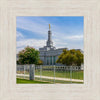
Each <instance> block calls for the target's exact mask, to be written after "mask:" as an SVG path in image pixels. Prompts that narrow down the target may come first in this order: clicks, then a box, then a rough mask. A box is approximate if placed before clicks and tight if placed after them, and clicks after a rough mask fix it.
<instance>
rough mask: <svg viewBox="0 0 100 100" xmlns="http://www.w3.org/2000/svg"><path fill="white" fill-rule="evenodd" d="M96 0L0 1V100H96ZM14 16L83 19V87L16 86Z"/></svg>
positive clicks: (99, 24) (99, 97)
mask: <svg viewBox="0 0 100 100" xmlns="http://www.w3.org/2000/svg"><path fill="white" fill-rule="evenodd" d="M99 6H100V2H99V0H86V1H85V0H1V3H0V100H100V78H99V75H100V56H99V51H100V46H99V43H100V20H99V18H100V7H99ZM16 16H84V84H16Z"/></svg>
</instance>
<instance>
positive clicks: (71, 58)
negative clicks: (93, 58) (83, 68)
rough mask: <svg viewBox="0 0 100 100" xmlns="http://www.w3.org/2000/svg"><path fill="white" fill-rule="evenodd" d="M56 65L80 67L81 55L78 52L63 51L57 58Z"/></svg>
mask: <svg viewBox="0 0 100 100" xmlns="http://www.w3.org/2000/svg"><path fill="white" fill-rule="evenodd" d="M57 63H61V64H64V65H72V66H75V65H77V66H80V65H81V64H82V63H83V54H82V53H81V51H80V50H75V49H71V50H65V49H64V50H63V53H62V54H61V55H60V56H59V57H58V60H57Z"/></svg>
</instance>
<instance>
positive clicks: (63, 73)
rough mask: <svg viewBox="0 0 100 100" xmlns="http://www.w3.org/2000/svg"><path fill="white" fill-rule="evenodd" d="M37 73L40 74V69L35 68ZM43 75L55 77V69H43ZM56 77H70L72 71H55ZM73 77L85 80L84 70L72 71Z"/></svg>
mask: <svg viewBox="0 0 100 100" xmlns="http://www.w3.org/2000/svg"><path fill="white" fill-rule="evenodd" d="M35 75H40V70H35ZM42 75H43V76H49V77H50V76H51V77H54V72H53V71H47V70H45V71H43V70H42ZM55 77H61V78H70V71H56V72H55ZM72 79H80V80H83V71H72Z"/></svg>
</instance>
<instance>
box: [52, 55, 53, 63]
mask: <svg viewBox="0 0 100 100" xmlns="http://www.w3.org/2000/svg"><path fill="white" fill-rule="evenodd" d="M52 65H53V56H52Z"/></svg>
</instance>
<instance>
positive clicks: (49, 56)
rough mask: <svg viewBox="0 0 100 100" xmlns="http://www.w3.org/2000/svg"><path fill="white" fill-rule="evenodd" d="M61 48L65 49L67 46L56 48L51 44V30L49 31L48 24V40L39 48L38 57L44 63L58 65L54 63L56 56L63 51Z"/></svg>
mask: <svg viewBox="0 0 100 100" xmlns="http://www.w3.org/2000/svg"><path fill="white" fill-rule="evenodd" d="M63 49H67V48H59V49H56V47H54V46H53V41H52V32H51V29H50V24H49V31H48V40H47V43H46V46H44V47H43V48H39V52H40V59H41V60H42V61H43V64H44V65H60V64H58V63H56V61H57V59H58V56H59V55H60V54H61V53H62V52H63Z"/></svg>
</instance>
